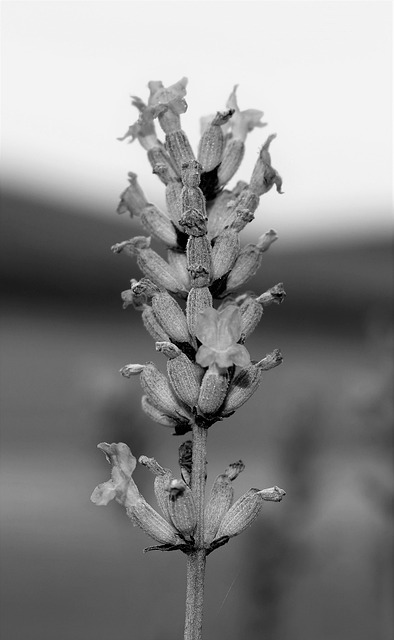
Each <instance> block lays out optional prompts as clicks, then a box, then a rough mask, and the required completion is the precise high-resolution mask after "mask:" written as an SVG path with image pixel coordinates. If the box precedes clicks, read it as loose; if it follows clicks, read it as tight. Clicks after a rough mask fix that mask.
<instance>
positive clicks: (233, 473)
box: [224, 460, 245, 480]
mask: <svg viewBox="0 0 394 640" xmlns="http://www.w3.org/2000/svg"><path fill="white" fill-rule="evenodd" d="M244 470H245V465H244V463H243V462H242V460H238V462H232V463H231V464H230V465H229V466H228V467H227V469H226V471H225V472H224V475H226V476H227V477H228V478H229V480H235V478H237V477H238V476H239V474H240V473H242V471H244Z"/></svg>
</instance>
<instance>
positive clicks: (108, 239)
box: [0, 192, 393, 330]
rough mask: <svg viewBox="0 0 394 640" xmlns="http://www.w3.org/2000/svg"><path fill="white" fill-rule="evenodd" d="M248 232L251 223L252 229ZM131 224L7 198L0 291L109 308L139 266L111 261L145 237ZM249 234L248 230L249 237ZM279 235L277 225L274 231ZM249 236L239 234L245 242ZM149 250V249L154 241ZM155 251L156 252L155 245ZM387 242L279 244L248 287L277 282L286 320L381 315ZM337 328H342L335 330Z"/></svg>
mask: <svg viewBox="0 0 394 640" xmlns="http://www.w3.org/2000/svg"><path fill="white" fill-rule="evenodd" d="M251 230H252V232H253V225H251ZM144 233H145V232H144V230H143V229H142V227H141V225H140V224H139V222H138V220H130V218H128V217H126V216H122V217H121V216H117V215H116V214H115V213H114V212H108V219H107V220H106V219H105V217H104V216H102V215H97V216H94V215H91V212H90V213H89V214H87V213H86V212H84V211H82V210H75V209H72V208H71V207H68V206H67V204H66V203H59V202H53V203H51V202H49V201H48V200H46V199H45V198H42V200H41V201H39V200H37V199H33V198H28V197H27V196H22V195H18V194H15V193H11V192H6V193H3V196H2V202H1V253H0V266H1V270H2V286H3V291H4V292H6V293H8V294H10V295H12V296H15V295H17V296H22V297H23V298H24V299H27V298H33V299H34V298H35V299H37V297H41V296H45V297H48V296H50V297H51V298H53V299H58V300H59V301H61V300H63V301H64V300H65V299H68V300H69V299H70V298H83V300H84V302H85V304H86V305H89V306H91V305H94V304H95V303H97V304H100V305H101V303H102V301H103V300H104V299H105V300H106V307H107V310H109V308H110V307H109V305H111V303H112V304H114V305H116V307H117V309H119V291H120V289H121V288H123V289H126V288H128V284H129V280H130V278H131V277H138V273H139V270H138V267H137V266H136V264H135V262H134V263H133V262H132V261H131V260H130V259H129V258H125V257H124V256H119V257H117V256H114V255H113V254H112V253H111V251H110V246H111V245H112V244H114V243H115V242H119V241H121V240H125V239H127V238H128V237H131V236H133V235H139V234H141V235H144ZM249 233H250V232H249ZM279 236H280V225H279ZM247 241H250V235H249V236H244V242H247ZM153 246H155V245H154V243H153ZM155 248H157V247H155ZM392 266H393V265H392V241H391V238H387V240H386V241H383V242H382V241H374V240H373V239H371V241H370V242H365V243H360V242H358V243H354V244H348V243H346V244H345V243H343V242H341V241H340V240H339V241H338V242H337V244H336V245H333V244H328V243H327V244H324V242H322V240H321V239H320V240H319V242H318V243H317V245H316V246H315V247H314V246H313V245H307V246H300V245H299V244H297V245H294V247H293V248H291V247H283V246H281V243H280V237H279V241H278V242H277V243H275V244H274V245H273V247H272V248H271V249H270V251H269V253H268V254H265V256H264V259H263V265H262V267H261V269H260V271H259V273H258V274H257V275H256V276H255V277H254V278H253V279H251V280H250V283H249V289H251V290H254V291H256V293H257V292H262V291H263V290H266V289H267V288H269V287H270V286H272V285H273V284H275V283H276V282H278V281H283V282H284V285H285V289H286V292H287V294H288V297H287V300H286V322H288V320H289V316H290V317H291V318H292V320H293V321H294V320H295V319H296V320H299V321H302V322H303V323H310V322H312V323H315V321H316V319H318V321H319V322H320V323H323V324H326V323H328V324H330V325H331V330H332V329H333V326H332V323H334V325H335V323H336V321H337V319H338V315H337V314H338V313H340V314H341V323H342V321H343V319H344V317H345V316H346V317H347V318H348V320H349V323H350V324H352V323H353V321H354V320H355V319H357V318H358V319H359V317H360V315H363V314H365V313H366V312H368V310H369V309H371V308H373V307H374V306H376V305H377V306H378V307H379V309H380V311H382V312H383V313H384V312H388V310H389V305H390V297H391V293H392V283H393V269H392ZM342 328H343V325H342Z"/></svg>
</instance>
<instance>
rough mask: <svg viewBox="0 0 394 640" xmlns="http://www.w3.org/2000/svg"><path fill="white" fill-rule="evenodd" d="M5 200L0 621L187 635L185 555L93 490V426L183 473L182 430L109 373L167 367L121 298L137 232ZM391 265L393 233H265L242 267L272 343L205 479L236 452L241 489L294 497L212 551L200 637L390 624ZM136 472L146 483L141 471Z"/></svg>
mask: <svg viewBox="0 0 394 640" xmlns="http://www.w3.org/2000/svg"><path fill="white" fill-rule="evenodd" d="M4 202H5V203H6V205H7V206H6V208H5V211H4V212H3V222H4V221H5V223H6V224H5V233H4V234H3V240H2V242H3V248H4V250H3V252H2V261H3V272H4V276H3V290H4V296H3V299H4V302H5V304H3V340H2V384H1V393H2V414H1V427H2V457H3V462H2V473H3V491H2V501H3V518H2V528H3V532H2V547H3V549H2V572H1V583H2V589H3V596H2V607H3V611H2V616H1V618H2V622H1V624H2V632H3V634H4V638H7V640H20V638H25V637H29V638H30V639H31V640H36V639H37V640H52V639H53V638H54V637H55V638H56V640H69V639H70V638H73V640H85V639H86V638H94V639H95V640H104V639H106V638H108V637H109V636H110V637H117V638H118V639H119V640H126V639H129V638H130V637H135V638H138V640H152V638H153V639H156V638H157V639H158V638H161V639H162V640H163V639H166V638H168V639H170V638H173V637H175V636H179V637H180V636H181V635H182V628H183V602H184V583H185V567H184V557H183V556H181V555H176V554H170V553H168V554H156V555H154V554H148V555H146V556H143V555H142V549H143V547H145V546H147V544H149V540H148V539H147V538H146V537H145V536H144V535H143V534H142V532H140V531H138V530H136V529H134V528H133V527H132V526H131V525H130V523H129V522H128V521H127V518H126V517H125V516H124V514H123V513H122V512H121V510H120V509H116V507H117V505H112V506H113V507H114V508H112V506H111V507H110V508H108V510H101V509H97V508H96V507H94V506H93V505H91V504H90V502H89V496H90V493H91V491H92V490H93V488H94V487H95V486H96V484H97V483H98V482H102V481H104V480H105V479H106V478H107V476H108V474H109V467H108V465H106V462H105V460H104V458H103V456H102V455H101V454H100V452H98V451H97V450H96V449H95V445H96V444H97V443H98V442H100V441H102V440H105V441H110V442H111V441H125V442H127V443H128V444H130V446H131V448H132V451H133V453H134V454H135V455H137V456H139V455H141V454H143V453H144V454H146V455H154V456H155V457H156V458H157V459H158V460H159V462H161V463H162V464H163V465H164V466H169V467H172V468H173V470H174V471H176V461H177V450H178V446H179V444H180V442H181V439H179V438H174V437H173V436H172V435H170V433H171V432H170V430H167V429H165V428H163V427H160V426H159V425H156V424H154V423H148V422H147V419H146V417H145V416H144V415H142V412H141V409H140V397H141V390H140V388H139V385H138V381H137V382H136V381H135V380H134V381H131V380H124V379H122V378H121V377H120V376H119V374H118V370H119V369H120V367H121V366H123V365H124V364H126V363H128V362H139V361H143V362H145V361H148V360H155V361H156V362H157V363H158V364H159V366H160V367H161V368H162V369H164V366H165V363H164V360H160V357H159V356H158V354H156V353H155V350H154V345H153V341H152V340H151V338H150V337H149V336H148V335H147V334H146V333H145V332H144V331H143V329H142V327H141V322H140V317H139V315H138V314H137V313H136V312H134V311H133V310H131V309H128V310H126V311H122V309H121V301H120V296H119V292H120V290H121V289H124V288H126V287H127V286H128V281H129V279H130V278H131V277H134V276H136V275H137V268H136V265H135V264H134V263H133V262H132V261H130V260H125V261H123V260H122V261H119V260H117V258H116V257H114V256H112V254H111V253H110V251H109V246H110V245H111V244H112V243H113V242H116V241H118V240H122V239H124V238H126V237H128V236H131V235H133V234H136V233H139V232H140V231H137V228H136V226H135V225H134V223H130V221H129V220H122V221H121V222H120V223H104V222H103V221H102V220H101V221H98V220H94V219H93V218H91V219H88V218H83V217H78V216H77V215H76V213H77V212H74V215H72V214H70V213H69V212H68V213H67V215H66V211H65V210H61V209H59V207H57V208H53V210H51V207H50V206H49V205H48V206H47V207H46V208H45V206H41V204H40V203H35V202H30V203H29V206H27V205H26V202H23V201H22V199H21V198H15V197H11V196H8V200H7V198H6V200H5V201H4ZM67 216H68V217H67ZM16 247H18V250H17V251H15V248H16ZM391 278H392V274H391V247H390V246H389V244H388V243H383V244H380V245H379V244H373V243H371V245H369V246H350V247H349V246H346V247H345V246H343V247H341V246H339V245H337V246H335V247H330V246H325V247H320V248H319V249H317V248H311V247H310V248H305V247H294V248H292V249H290V248H289V249H287V250H284V249H280V247H279V243H278V249H276V246H275V247H274V248H273V249H272V250H270V253H269V254H268V255H267V257H266V259H265V262H264V265H263V269H262V270H261V274H260V275H259V277H258V278H257V279H254V281H253V282H252V283H251V287H250V288H251V289H253V288H254V289H255V290H256V291H262V290H264V289H266V288H268V287H269V286H271V285H272V284H274V283H275V282H277V281H281V280H283V281H284V282H285V287H286V290H287V292H288V298H287V300H286V302H285V304H284V305H283V306H282V307H280V308H272V309H271V308H269V309H267V310H266V312H265V314H264V317H263V319H262V322H261V326H260V327H259V329H258V330H257V331H256V332H255V334H254V335H253V336H252V337H251V339H250V351H251V353H252V354H254V353H256V354H260V353H262V355H264V353H265V352H266V351H269V350H270V349H271V350H272V348H275V347H277V346H278V347H281V348H282V351H283V352H284V356H285V361H284V364H283V366H282V367H279V368H278V369H277V370H275V371H273V372H272V373H271V372H270V375H267V377H266V378H265V379H264V383H263V385H262V387H261V391H259V392H258V393H256V394H255V396H254V397H253V399H252V400H251V402H250V403H248V405H246V406H245V408H243V409H242V410H241V411H240V415H239V418H237V420H235V419H234V418H230V419H229V420H228V421H225V422H223V423H220V424H219V425H216V426H215V427H214V429H215V430H214V429H212V434H210V439H209V447H208V455H209V464H208V482H209V483H210V482H212V480H213V478H214V477H215V474H216V473H220V472H221V471H222V467H223V469H224V468H225V466H227V465H228V463H229V462H232V461H233V460H235V459H238V458H240V457H242V458H243V459H244V461H245V463H246V470H245V472H244V473H243V474H242V477H240V478H239V479H238V480H237V487H236V492H237V495H239V494H241V493H242V492H243V491H244V490H246V489H248V488H249V486H260V485H261V486H260V488H264V486H270V485H272V484H274V483H278V484H280V486H283V487H284V488H285V489H286V491H287V496H286V498H285V500H284V501H283V502H282V503H281V504H280V505H274V506H272V505H267V507H266V508H264V511H263V514H262V516H261V518H260V519H259V520H258V522H257V523H255V524H254V525H253V527H252V528H251V529H250V530H248V531H246V532H245V533H244V534H243V535H242V536H240V537H239V538H237V539H235V540H234V541H232V542H231V544H229V545H227V546H226V547H224V548H223V549H219V550H218V551H217V552H215V554H212V556H211V557H210V559H209V564H208V582H207V605H206V616H205V619H206V622H205V627H206V637H211V636H212V637H214V636H219V635H220V636H223V637H224V636H225V637H226V638H227V639H228V640H235V639H236V638H238V637H239V635H240V634H243V635H245V636H246V637H248V638H250V639H251V640H254V639H256V640H260V638H262V637H263V638H264V639H265V640H316V639H318V640H352V639H353V638H354V639H356V638H357V640H371V638H373V639H374V640H389V638H390V637H391V635H392V632H393V622H392V613H391V611H392V597H393V589H392V566H393V563H392V560H393V558H392V555H391V537H392V530H393V522H392V510H391V506H392V493H393V490H392V487H393V471H392V464H391V463H392V424H393V397H392V384H393V370H392V369H393V335H392V332H391V322H392V321H391V315H390V296H389V295H388V290H389V283H390V282H391ZM248 346H249V345H248ZM136 481H137V483H138V486H139V487H140V489H141V491H142V492H143V493H144V495H145V497H146V498H147V499H149V500H151V501H153V500H154V497H153V490H152V478H151V476H150V475H149V474H148V472H147V471H146V470H145V469H140V470H138V472H136ZM265 483H266V484H265ZM169 612H170V615H169Z"/></svg>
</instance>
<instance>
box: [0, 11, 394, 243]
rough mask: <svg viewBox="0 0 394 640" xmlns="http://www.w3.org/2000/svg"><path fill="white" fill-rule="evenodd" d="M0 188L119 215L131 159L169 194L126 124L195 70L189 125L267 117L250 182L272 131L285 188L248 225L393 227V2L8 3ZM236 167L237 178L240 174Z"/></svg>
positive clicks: (245, 174)
mask: <svg viewBox="0 0 394 640" xmlns="http://www.w3.org/2000/svg"><path fill="white" fill-rule="evenodd" d="M1 9H2V174H3V184H4V186H5V187H8V188H9V187H13V188H14V189H16V190H17V191H19V192H23V193H26V194H33V195H34V194H36V195H39V196H40V197H46V198H48V199H50V198H52V197H57V198H59V199H61V200H63V201H65V202H66V203H68V204H70V205H73V206H76V207H77V208H80V209H82V208H86V209H87V210H88V211H89V212H90V213H91V214H92V215H101V216H108V217H110V216H113V215H115V213H114V212H115V209H116V206H117V203H118V196H119V194H120V192H121V191H122V190H123V189H124V188H125V187H126V186H127V172H128V171H134V172H135V173H137V174H138V176H139V181H140V183H141V185H142V187H143V189H144V191H145V193H146V194H147V196H148V199H149V200H151V201H153V202H155V203H156V204H158V205H159V206H164V190H163V186H162V185H161V183H160V182H159V180H158V178H157V177H156V176H153V175H152V173H151V168H150V165H149V164H148V162H147V159H146V156H145V152H144V151H143V149H142V148H141V147H139V146H138V143H136V142H135V143H133V144H132V145H129V144H127V143H126V142H119V141H118V140H117V139H116V138H117V137H118V136H121V135H122V134H124V133H125V131H126V130H127V128H128V126H129V125H130V124H132V123H133V122H134V121H135V120H136V118H137V112H136V110H135V108H133V107H132V106H131V104H130V96H131V95H137V96H140V97H141V98H142V99H145V100H146V99H147V97H148V89H147V83H148V81H150V80H162V81H163V83H164V84H165V85H170V84H173V83H174V82H175V81H177V80H179V79H180V78H181V77H182V76H187V77H188V78H189V84H188V93H187V98H186V99H187V102H188V105H189V107H188V111H187V113H186V114H185V115H184V116H183V119H182V124H183V128H184V129H185V130H186V132H187V134H188V136H189V138H190V140H191V143H192V145H193V147H194V148H195V149H196V148H197V145H198V140H199V118H200V117H201V116H203V115H206V114H210V113H214V112H215V111H217V110H222V109H224V107H225V104H226V100H227V97H228V95H229V93H230V92H231V90H232V88H233V86H234V84H238V85H239V87H238V102H239V105H240V108H241V109H246V108H255V109H261V110H263V111H264V118H263V121H264V122H267V123H268V124H267V126H266V127H265V128H262V129H256V130H255V131H253V132H252V133H251V134H250V135H249V137H248V139H247V151H246V156H245V160H244V162H243V165H242V167H241V169H240V170H239V172H238V173H237V175H236V179H243V180H246V181H248V179H249V178H250V175H251V172H252V169H253V165H254V162H255V161H256V158H257V154H258V151H259V149H260V148H261V146H262V144H263V143H264V141H265V139H266V137H267V136H268V135H269V134H271V133H277V138H276V139H275V140H274V142H273V143H272V145H271V154H272V163H273V166H274V167H275V168H276V169H277V170H278V171H279V173H280V174H281V176H282V178H283V191H284V194H283V195H279V194H277V193H276V192H275V191H274V190H271V191H270V192H269V193H268V194H267V195H265V196H264V198H262V200H261V203H260V207H259V210H258V215H257V216H256V220H255V221H254V222H253V225H254V226H253V233H260V232H263V231H265V230H266V229H268V228H271V227H273V228H275V229H277V230H278V233H279V236H280V237H281V238H282V240H284V242H287V243H291V242H292V241H293V240H297V241H300V240H304V241H307V242H314V241H317V240H318V241H324V240H326V239H329V240H334V241H335V240H340V239H343V238H344V239H349V238H350V239H357V238H364V237H366V236H371V235H372V236H380V237H382V236H385V235H387V234H388V233H391V230H392V199H391V198H392V194H391V183H392V79H391V78H392V57H391V46H392V3H391V2H380V1H379V0H378V1H375V0H374V1H363V2H358V1H341V2H338V1H334V0H331V1H330V2H325V1H317V0H313V1H309V2H299V1H298V0H293V1H287V2H282V1H281V0H275V1H274V2H268V1H267V2H265V1H256V2H248V1H246V0H242V1H236V2H214V1H213V2H204V1H201V0H199V1H198V2H194V1H189V2H187V1H186V2H185V1H181V2H178V1H177V2H167V1H162V2H150V1H148V0H144V1H143V2H117V1H116V0H111V1H110V2H109V1H100V2H97V1H92V2H83V1H82V2H81V1H78V2H73V1H71V0H70V1H68V2H63V1H59V2H57V1H56V0H51V1H49V2H48V1H46V2H37V1H35V0H32V1H30V2H19V1H14V2H10V1H9V2H2V4H1ZM234 183H235V180H234V181H233V182H232V183H230V186H231V185H232V184H234Z"/></svg>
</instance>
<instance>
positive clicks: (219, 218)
mask: <svg viewBox="0 0 394 640" xmlns="http://www.w3.org/2000/svg"><path fill="white" fill-rule="evenodd" d="M246 186H247V184H246V182H243V181H241V180H240V181H239V182H237V184H236V185H235V187H234V189H233V190H232V191H228V190H227V189H225V190H224V191H222V193H220V194H219V195H218V196H217V198H216V200H215V201H214V202H213V204H212V205H211V207H210V208H209V212H208V234H209V237H210V238H216V236H218V235H219V234H220V233H221V232H222V231H223V229H224V228H225V227H228V226H229V225H231V223H232V221H233V220H235V219H236V217H237V213H236V209H238V208H239V206H238V205H235V201H236V199H237V198H238V196H239V195H240V193H242V191H243V190H244V189H245V187H246ZM240 206H241V208H242V205H240ZM234 212H235V213H234Z"/></svg>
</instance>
